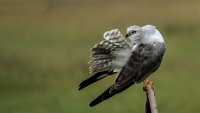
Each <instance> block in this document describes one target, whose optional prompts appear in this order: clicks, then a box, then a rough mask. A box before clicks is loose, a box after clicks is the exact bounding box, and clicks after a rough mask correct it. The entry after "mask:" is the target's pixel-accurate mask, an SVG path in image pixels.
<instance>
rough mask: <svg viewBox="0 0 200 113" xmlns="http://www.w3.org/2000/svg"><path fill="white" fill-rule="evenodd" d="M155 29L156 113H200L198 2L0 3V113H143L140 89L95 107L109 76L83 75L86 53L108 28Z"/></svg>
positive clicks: (0, 0) (3, 0)
mask: <svg viewBox="0 0 200 113" xmlns="http://www.w3.org/2000/svg"><path fill="white" fill-rule="evenodd" d="M145 24H153V25H155V26H157V28H158V29H159V30H160V32H161V33H162V35H163V37H164V38H165V42H166V44H167V51H166V54H165V56H164V61H163V63H162V65H161V68H160V69H159V70H158V71H157V72H156V73H154V75H153V76H151V77H150V80H151V81H153V82H154V83H155V87H156V90H155V92H156V99H157V105H158V110H159V112H160V113H199V112H200V108H199V106H200V101H199V99H200V88H199V83H200V75H199V74H200V69H199V66H200V61H199V58H200V27H199V26H200V1H199V0H176V1H175V0H168V1H164V0H163V1H158V0H146V1H145V0H0V112H1V113H144V105H145V93H144V92H143V91H142V84H139V85H135V86H134V87H131V88H129V89H128V90H126V91H125V92H124V93H121V94H119V95H116V96H114V97H113V98H112V99H109V100H107V101H106V102H104V103H102V104H100V105H98V106H96V107H94V108H90V107H88V104H89V102H90V101H91V100H92V99H94V98H95V97H96V96H98V95H99V94H100V93H101V92H103V91H104V90H105V89H107V87H108V86H110V85H111V84H112V82H114V78H115V77H108V78H106V79H104V80H102V81H99V82H98V83H96V84H94V85H92V86H90V87H88V88H87V89H85V90H83V91H78V85H79V83H80V82H81V81H82V80H84V79H85V78H87V77H89V76H90V75H89V73H88V64H87V62H88V60H89V54H90V51H89V49H90V48H91V47H92V46H93V45H94V44H95V43H97V42H99V41H101V40H102V34H103V33H104V31H106V30H110V29H113V28H119V29H120V30H121V32H122V33H123V34H125V32H126V28H127V27H128V26H130V25H145Z"/></svg>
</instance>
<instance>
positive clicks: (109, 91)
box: [89, 81, 135, 107]
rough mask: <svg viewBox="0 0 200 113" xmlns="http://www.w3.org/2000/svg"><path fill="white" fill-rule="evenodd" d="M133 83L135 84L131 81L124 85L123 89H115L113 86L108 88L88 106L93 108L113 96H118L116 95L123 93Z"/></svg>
mask: <svg viewBox="0 0 200 113" xmlns="http://www.w3.org/2000/svg"><path fill="white" fill-rule="evenodd" d="M134 83H135V82H133V81H131V82H129V83H127V84H126V85H124V87H122V88H115V87H114V85H112V86H110V87H109V88H108V89H107V90H106V91H105V92H104V93H102V94H101V95H100V96H98V97H97V98H96V99H94V100H93V101H92V102H91V103H90V104H89V106H90V107H93V106H95V105H97V104H99V103H101V102H103V101H105V100H107V99H108V98H110V97H112V96H114V95H115V94H118V93H120V92H122V91H124V90H125V89H127V88H129V87H130V86H131V85H133V84H134Z"/></svg>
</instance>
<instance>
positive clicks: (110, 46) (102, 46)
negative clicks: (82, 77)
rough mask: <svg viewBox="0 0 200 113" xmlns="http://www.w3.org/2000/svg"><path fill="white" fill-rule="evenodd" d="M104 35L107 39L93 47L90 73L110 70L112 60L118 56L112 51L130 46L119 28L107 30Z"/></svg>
mask: <svg viewBox="0 0 200 113" xmlns="http://www.w3.org/2000/svg"><path fill="white" fill-rule="evenodd" d="M103 37H104V39H105V40H103V41H101V42H100V43H98V44H96V45H94V47H93V48H92V49H91V51H92V55H91V57H92V58H91V60H90V61H89V64H90V73H97V72H102V71H105V70H110V68H111V67H112V61H113V60H114V59H115V57H116V56H115V55H113V54H112V53H113V52H114V51H115V52H116V51H117V50H120V49H122V48H128V47H129V45H128V44H127V42H126V40H125V38H124V37H123V35H122V34H121V32H120V31H119V30H118V29H114V30H111V31H107V32H105V33H104V35H103Z"/></svg>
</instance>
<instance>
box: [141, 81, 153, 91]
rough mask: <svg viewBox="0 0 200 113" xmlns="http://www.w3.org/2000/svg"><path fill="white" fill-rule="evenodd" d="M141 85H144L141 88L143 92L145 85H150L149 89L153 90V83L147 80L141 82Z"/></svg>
mask: <svg viewBox="0 0 200 113" xmlns="http://www.w3.org/2000/svg"><path fill="white" fill-rule="evenodd" d="M143 84H144V86H143V89H144V90H146V87H147V85H150V86H151V88H152V89H154V83H153V82H150V81H149V80H148V79H146V80H144V81H143Z"/></svg>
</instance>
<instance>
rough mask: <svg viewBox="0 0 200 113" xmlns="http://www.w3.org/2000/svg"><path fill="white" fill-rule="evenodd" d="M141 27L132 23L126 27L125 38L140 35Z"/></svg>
mask: <svg viewBox="0 0 200 113" xmlns="http://www.w3.org/2000/svg"><path fill="white" fill-rule="evenodd" d="M141 32H142V29H141V27H140V26H137V25H134V26H130V27H128V28H127V33H126V38H130V39H132V38H135V37H138V36H140V34H141Z"/></svg>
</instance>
